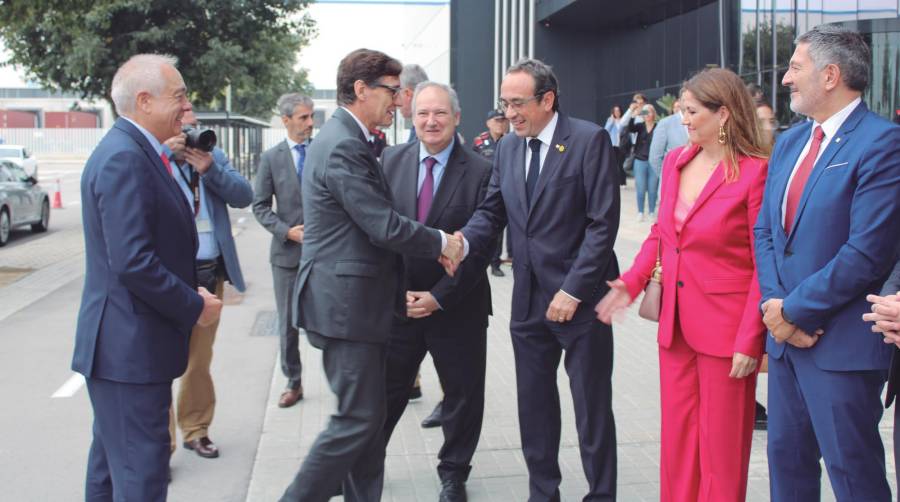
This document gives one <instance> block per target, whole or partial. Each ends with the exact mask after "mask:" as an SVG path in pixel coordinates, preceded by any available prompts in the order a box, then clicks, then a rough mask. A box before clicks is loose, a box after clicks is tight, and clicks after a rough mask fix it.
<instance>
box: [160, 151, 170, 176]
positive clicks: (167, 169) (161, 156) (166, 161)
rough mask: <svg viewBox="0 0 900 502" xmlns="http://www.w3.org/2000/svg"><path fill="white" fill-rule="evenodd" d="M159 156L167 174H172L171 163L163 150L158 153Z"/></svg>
mask: <svg viewBox="0 0 900 502" xmlns="http://www.w3.org/2000/svg"><path fill="white" fill-rule="evenodd" d="M159 158H161V159H162V161H163V164H165V165H166V171H169V176H172V164H170V163H169V157H168V156H166V154H165V152H163V153H161V154H159Z"/></svg>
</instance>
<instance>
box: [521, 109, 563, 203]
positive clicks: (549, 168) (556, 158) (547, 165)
mask: <svg viewBox="0 0 900 502" xmlns="http://www.w3.org/2000/svg"><path fill="white" fill-rule="evenodd" d="M568 138H569V119H568V117H566V116H565V115H562V114H560V115H559V119H558V121H557V123H556V131H554V132H553V140H552V141H551V142H550V145H549V149H548V150H547V157H546V158H545V159H544V166H543V167H541V174H540V176H538V180H537V186H535V187H534V198H533V200H532V201H531V208H529V210H528V216H529V217H530V216H531V212H532V211H534V208H535V207H537V204H538V201H539V200H540V198H541V194H542V193H543V192H544V187H546V186H547V183H548V182H549V181H550V178H552V177H553V176H554V175H555V174H556V171H557V167H558V166H559V163H560V162H561V161H562V157H563V155H565V151H564V150H563V151H560V149H559V148H557V145H559V146H560V147H561V148H564V147H565V145H566V143H567V142H566V140H567V139H568ZM523 165H524V162H523ZM523 170H524V169H523ZM523 186H524V185H523Z"/></svg>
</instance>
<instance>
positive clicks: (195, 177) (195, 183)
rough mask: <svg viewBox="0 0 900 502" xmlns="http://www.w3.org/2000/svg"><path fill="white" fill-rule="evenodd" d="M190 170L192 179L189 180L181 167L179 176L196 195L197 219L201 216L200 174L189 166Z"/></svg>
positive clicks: (195, 215) (195, 214)
mask: <svg viewBox="0 0 900 502" xmlns="http://www.w3.org/2000/svg"><path fill="white" fill-rule="evenodd" d="M187 166H188V169H190V171H191V178H190V179H188V177H187V175H186V174H184V170H183V169H182V168H181V166H177V167H178V174H180V175H181V179H183V180H184V182H185V183H187V185H188V186H189V187H190V189H191V192H193V193H194V218H196V217H197V216H198V215H199V214H200V173H198V172H197V171H195V170H194V169H193V168H192V167H191V165H190V164H188V165H187Z"/></svg>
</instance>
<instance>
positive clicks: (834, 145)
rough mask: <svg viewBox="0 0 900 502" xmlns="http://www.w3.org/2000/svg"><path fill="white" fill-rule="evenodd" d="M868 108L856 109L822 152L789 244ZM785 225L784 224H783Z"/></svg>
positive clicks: (814, 167)
mask: <svg viewBox="0 0 900 502" xmlns="http://www.w3.org/2000/svg"><path fill="white" fill-rule="evenodd" d="M866 111H867V108H866V105H865V103H860V104H859V105H858V106H857V107H856V109H854V110H853V112H852V113H851V114H850V116H849V117H847V119H846V120H844V123H843V124H842V125H841V128H840V129H838V131H837V133H835V135H834V138H832V139H831V141H830V142H829V143H828V147H827V148H826V149H825V151H824V152H822V156H821V157H819V160H818V161H816V164H815V166H813V171H812V172H811V173H810V174H809V178H808V179H807V180H806V185H805V186H804V187H803V194H802V195H801V196H800V203H799V204H798V205H797V214H796V216H795V217H794V224H793V225H791V235H789V236H788V242H789V243H790V240H791V238H792V237H793V236H794V233H796V231H797V227H798V226H799V224H800V219H801V218H802V217H803V209H804V208H805V207H806V203H807V201H809V198H810V196H811V195H810V194H811V193H812V191H813V189H814V188H815V186H816V182H818V181H819V178H820V177H821V176H822V173H823V172H824V171H825V168H826V167H827V166H828V165H829V164H830V163H831V159H833V158H834V156H835V155H836V154H837V153H838V152H839V151H840V150H841V148H843V147H844V145H846V144H847V143H849V142H850V140H851V137H852V134H851V133H852V132H853V130H854V129H856V125H857V124H859V121H860V120H861V119H862V117H863V115H865V114H866ZM782 224H783V223H782Z"/></svg>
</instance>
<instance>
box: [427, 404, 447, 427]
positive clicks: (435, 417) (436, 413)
mask: <svg viewBox="0 0 900 502" xmlns="http://www.w3.org/2000/svg"><path fill="white" fill-rule="evenodd" d="M443 404H444V402H443V401H441V402H439V403H438V404H437V406H435V407H434V410H432V411H431V415H428V416H427V417H425V420H422V427H423V428H425V429H431V428H432V427H440V426H441V408H443Z"/></svg>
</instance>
